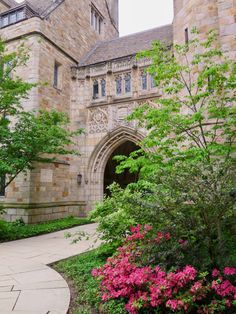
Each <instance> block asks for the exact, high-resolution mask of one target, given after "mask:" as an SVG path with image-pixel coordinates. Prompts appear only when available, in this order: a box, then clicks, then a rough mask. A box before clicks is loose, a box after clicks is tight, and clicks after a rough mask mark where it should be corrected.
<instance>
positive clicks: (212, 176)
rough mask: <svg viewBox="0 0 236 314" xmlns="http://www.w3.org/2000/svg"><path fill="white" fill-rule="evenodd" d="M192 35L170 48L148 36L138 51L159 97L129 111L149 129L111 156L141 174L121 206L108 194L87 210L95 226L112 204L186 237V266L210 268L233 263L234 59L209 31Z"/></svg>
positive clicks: (133, 216) (132, 216)
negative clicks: (134, 146) (136, 144)
mask: <svg viewBox="0 0 236 314" xmlns="http://www.w3.org/2000/svg"><path fill="white" fill-rule="evenodd" d="M192 36H193V39H192V40H191V41H189V43H187V44H184V45H174V47H173V49H172V50H170V49H167V48H166V47H165V46H163V45H162V44H161V43H160V42H155V43H154V44H153V46H152V49H151V50H150V51H145V52H142V53H140V54H139V56H138V57H139V58H150V59H151V60H152V65H151V66H150V68H149V69H148V72H149V73H150V74H151V75H152V76H153V77H154V79H155V83H156V86H157V87H158V88H159V90H160V91H162V96H161V97H160V98H159V99H158V100H157V101H156V102H153V103H152V106H150V104H148V105H144V106H140V107H139V108H137V109H136V110H135V111H134V112H133V114H132V115H131V116H130V117H129V119H135V120H137V121H138V123H139V126H140V127H142V128H146V129H147V130H148V135H147V136H146V138H145V139H144V140H143V141H142V143H141V145H140V146H141V147H142V149H141V150H139V151H138V152H134V153H132V154H131V155H130V156H129V157H128V158H127V157H125V156H118V157H117V160H119V161H120V165H119V167H118V172H121V171H123V170H124V169H126V168H128V169H130V171H139V173H140V180H139V182H138V183H137V184H132V185H130V186H129V187H128V188H127V189H128V192H126V193H123V196H122V197H123V198H122V202H123V203H126V204H127V205H126V206H125V207H124V209H122V210H121V209H120V207H116V206H114V204H120V202H119V201H118V200H117V199H115V200H113V202H111V199H109V198H108V199H107V200H105V202H104V205H100V206H99V207H98V208H97V209H96V210H95V212H94V213H93V217H97V218H98V221H101V225H100V226H101V230H102V224H103V223H104V221H105V222H109V221H110V220H109V218H111V219H112V216H115V214H114V210H115V211H118V212H120V211H123V213H122V216H123V217H127V219H129V220H131V219H133V220H135V221H136V223H140V222H141V223H145V222H146V223H150V224H152V225H155V226H156V228H164V229H166V228H167V229H171V230H172V231H173V230H174V232H175V233H176V236H177V237H179V238H183V239H186V240H187V241H188V243H189V246H190V249H189V252H190V254H189V258H190V262H191V263H192V264H193V265H194V264H195V265H197V266H200V267H205V266H206V267H208V266H209V265H211V266H213V267H214V266H216V265H217V266H219V265H222V264H223V263H232V261H234V262H235V254H233V252H235V247H236V243H235V233H236V230H235V207H234V206H235V205H234V204H235V199H234V198H233V197H234V194H235V193H234V189H235V181H234V178H233V170H234V169H235V155H234V152H235V135H236V130H235V125H236V110H235V109H236V108H235V100H236V94H235V87H236V63H235V61H234V60H229V59H228V58H227V57H226V56H225V55H224V54H223V52H222V51H221V49H220V48H219V47H218V44H217V38H216V36H215V34H214V32H212V31H211V32H210V33H209V34H208V38H207V39H206V40H205V41H200V39H199V38H198V34H197V31H196V30H194V31H193V35H192ZM121 194H122V193H121V192H119V193H115V194H114V197H115V198H117V197H118V198H119V199H120V197H119V195H121ZM124 197H126V200H125V199H124ZM109 203H112V204H113V211H112V214H111V212H109V210H111V208H109ZM107 208H109V210H108V209H107ZM120 215H121V214H120ZM122 224H123V226H125V225H126V224H125V223H124V222H122ZM110 225H112V220H111V221H110ZM117 228H118V227H117ZM114 232H115V231H114ZM124 232H125V230H123V233H124ZM104 234H106V233H104ZM109 236H110V235H109Z"/></svg>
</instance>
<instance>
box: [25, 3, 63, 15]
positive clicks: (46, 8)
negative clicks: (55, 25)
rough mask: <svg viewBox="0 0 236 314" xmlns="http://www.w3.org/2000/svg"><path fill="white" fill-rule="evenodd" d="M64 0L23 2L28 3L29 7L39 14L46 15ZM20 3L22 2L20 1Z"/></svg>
mask: <svg viewBox="0 0 236 314" xmlns="http://www.w3.org/2000/svg"><path fill="white" fill-rule="evenodd" d="M62 2H64V0H27V1H25V3H28V4H29V5H30V6H31V7H33V8H34V10H35V11H36V13H38V14H39V15H41V16H46V15H47V14H49V13H50V12H51V11H53V10H54V9H55V8H57V7H58V6H59V5H60V4H61V3H62ZM21 4H22V3H21Z"/></svg>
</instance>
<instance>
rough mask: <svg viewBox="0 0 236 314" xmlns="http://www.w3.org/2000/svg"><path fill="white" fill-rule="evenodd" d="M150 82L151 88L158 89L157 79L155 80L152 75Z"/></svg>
mask: <svg viewBox="0 0 236 314" xmlns="http://www.w3.org/2000/svg"><path fill="white" fill-rule="evenodd" d="M150 80H151V88H155V87H156V83H155V79H154V77H153V76H152V75H151V76H150Z"/></svg>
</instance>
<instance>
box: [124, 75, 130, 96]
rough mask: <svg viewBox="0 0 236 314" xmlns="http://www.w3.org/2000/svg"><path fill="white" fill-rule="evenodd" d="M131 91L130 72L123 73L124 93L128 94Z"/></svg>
mask: <svg viewBox="0 0 236 314" xmlns="http://www.w3.org/2000/svg"><path fill="white" fill-rule="evenodd" d="M130 92H131V76H130V74H126V75H125V93H126V94H128V93H130Z"/></svg>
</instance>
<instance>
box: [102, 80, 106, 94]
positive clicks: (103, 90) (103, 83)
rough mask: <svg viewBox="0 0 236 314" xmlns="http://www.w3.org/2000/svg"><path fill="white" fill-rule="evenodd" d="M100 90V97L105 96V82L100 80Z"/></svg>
mask: <svg viewBox="0 0 236 314" xmlns="http://www.w3.org/2000/svg"><path fill="white" fill-rule="evenodd" d="M101 90H102V97H105V96H106V80H105V79H102V80H101Z"/></svg>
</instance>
